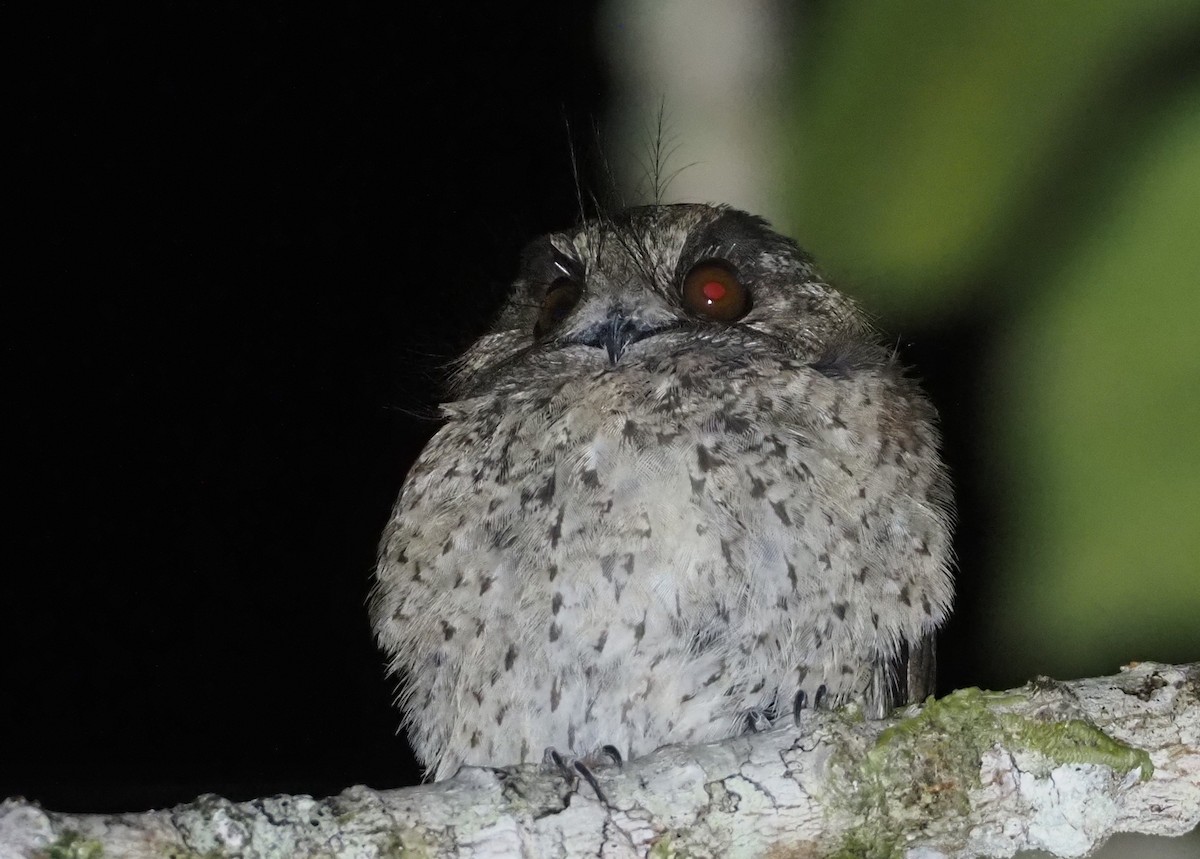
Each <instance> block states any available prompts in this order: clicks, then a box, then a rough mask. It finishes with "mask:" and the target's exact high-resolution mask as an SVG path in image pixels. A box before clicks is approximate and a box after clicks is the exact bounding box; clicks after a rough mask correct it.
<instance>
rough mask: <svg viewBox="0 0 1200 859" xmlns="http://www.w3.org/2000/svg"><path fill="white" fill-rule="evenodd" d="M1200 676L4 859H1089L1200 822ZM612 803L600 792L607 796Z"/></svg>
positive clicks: (834, 725)
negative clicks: (1127, 835) (1025, 853)
mask: <svg viewBox="0 0 1200 859" xmlns="http://www.w3.org/2000/svg"><path fill="white" fill-rule="evenodd" d="M1198 695H1200V663H1195V664H1191V665H1178V666H1170V665H1160V664H1155V663H1141V664H1137V665H1132V666H1127V667H1126V668H1125V669H1123V670H1122V672H1121V673H1120V674H1118V675H1116V676H1113V677H1101V678H1093V679H1088V680H1077V681H1072V682H1068V683H1060V682H1057V681H1053V680H1050V679H1048V678H1041V679H1039V680H1036V681H1034V682H1032V683H1030V684H1027V685H1026V686H1025V687H1023V688H1021V689H1016V690H1013V691H1011V692H1004V693H994V692H981V691H979V690H977V689H967V690H963V691H960V692H955V693H953V694H952V695H949V696H947V697H946V698H943V699H941V700H939V701H935V702H929V703H926V704H925V705H924V706H923V707H910V708H907V709H905V710H902V711H898V712H897V713H896V714H894V715H893V717H891V718H889V719H887V720H884V721H881V722H867V721H864V720H863V719H862V718H861V717H860V716H859V715H858V713H857V712H856V711H855V710H853V709H852V708H846V709H842V710H839V711H837V712H834V713H825V712H819V713H811V712H805V713H804V714H803V715H802V717H801V719H800V724H799V726H795V725H791V724H788V725H786V726H780V727H777V728H773V729H771V730H769V731H766V732H763V733H759V734H751V735H746V736H741V737H734V738H732V739H729V740H727V741H725V742H722V743H719V744H713V745H708V746H693V747H681V746H680V747H670V748H665V749H661V750H659V751H658V752H656V753H655V754H653V755H649V756H647V757H645V758H641V759H639V760H636V761H631V762H628V763H626V764H625V765H624V766H623V767H619V768H618V767H605V768H600V769H596V770H594V771H593V775H594V779H595V781H594V783H592V782H589V780H588V779H587V778H579V779H575V780H573V781H572V782H568V780H567V779H566V778H565V777H564V776H563V775H561V774H557V773H556V774H549V773H546V772H544V771H543V770H542V769H541V768H540V767H536V766H521V767H511V768H507V769H488V768H468V769H464V770H462V771H461V772H459V774H458V775H457V776H456V777H455V778H453V779H451V780H448V781H444V782H439V783H437V784H431V785H424V786H421V787H413V788H406V789H403V790H391V791H375V790H371V789H370V788H366V787H352V788H350V789H348V790H346V791H344V792H343V793H342V794H340V795H338V796H335V797H330V798H328V799H324V800H314V799H312V798H311V797H308V796H279V797H272V798H269V799H259V800H254V801H251V802H245V803H232V802H229V801H227V800H224V799H221V798H219V797H215V796H204V797H201V798H200V799H198V800H196V801H195V802H194V803H191V804H188V805H184V806H179V807H177V808H174V809H170V810H166V811H150V812H145V813H141V814H126V815H106V816H101V815H70V814H58V813H55V812H49V811H43V810H42V809H40V808H38V807H37V806H36V805H33V804H30V803H26V802H24V801H22V800H20V799H15V800H7V801H5V802H4V803H2V804H0V859H10V857H12V859H15V857H35V856H38V857H44V856H54V857H60V856H61V857H78V859H84V857H89V859H90V857H94V856H95V857H98V856H100V855H104V856H127V857H135V859H136V857H150V856H155V857H159V856H166V855H170V856H180V857H182V856H201V855H203V856H209V855H220V856H224V855H236V856H241V857H274V856H289V857H304V856H328V855H338V856H364V857H366V856H380V855H387V856H392V855H397V856H399V855H406V856H407V855H418V856H472V857H490V856H496V857H499V856H533V857H543V856H544V857H557V856H578V855H588V856H606V857H608V856H612V857H618V856H621V857H623V856H653V857H669V856H688V857H696V856H721V857H737V856H767V855H769V856H776V857H781V856H797V857H801V856H802V857H817V856H839V857H853V856H864V857H876V856H879V857H893V856H897V857H898V856H908V857H914V859H916V857H920V859H934V857H970V856H1011V855H1013V853H1015V852H1016V851H1018V850H1028V849H1042V850H1047V851H1050V852H1052V853H1054V854H1056V855H1058V856H1082V855H1084V854H1085V853H1087V852H1088V851H1090V850H1092V849H1094V848H1095V847H1096V846H1098V845H1099V844H1101V843H1102V842H1103V841H1104V840H1105V839H1107V838H1108V836H1109V835H1111V834H1113V833H1116V832H1144V833H1151V834H1158V835H1180V834H1183V833H1185V832H1187V831H1189V830H1191V829H1192V828H1193V827H1195V826H1196V825H1197V823H1198V822H1200V700H1198ZM597 788H598V791H597Z"/></svg>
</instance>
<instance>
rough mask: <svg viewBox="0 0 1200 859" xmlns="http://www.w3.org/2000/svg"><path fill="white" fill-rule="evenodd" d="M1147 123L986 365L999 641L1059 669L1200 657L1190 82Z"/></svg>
mask: <svg viewBox="0 0 1200 859" xmlns="http://www.w3.org/2000/svg"><path fill="white" fill-rule="evenodd" d="M1154 131H1155V133H1153V134H1151V135H1149V136H1148V138H1147V140H1146V146H1145V150H1144V152H1143V153H1142V154H1141V157H1140V158H1138V159H1136V160H1135V161H1134V162H1133V163H1131V164H1130V165H1129V169H1128V172H1127V175H1126V176H1125V177H1124V178H1123V179H1122V180H1121V182H1120V186H1119V188H1117V189H1115V194H1114V195H1113V198H1112V200H1111V206H1110V208H1109V209H1108V211H1107V212H1104V213H1101V214H1102V217H1101V218H1099V219H1098V220H1099V223H1098V224H1097V226H1096V228H1095V229H1094V231H1092V232H1091V233H1090V235H1089V236H1088V240H1087V241H1086V242H1083V243H1082V244H1081V245H1080V246H1079V247H1078V248H1077V249H1076V252H1075V253H1074V254H1073V255H1072V256H1071V257H1070V258H1068V259H1065V260H1064V261H1063V264H1062V267H1061V269H1060V270H1059V272H1058V274H1057V276H1056V277H1054V278H1053V279H1052V281H1051V282H1050V283H1048V284H1046V285H1045V287H1044V288H1043V289H1042V290H1040V291H1039V292H1038V293H1037V295H1036V297H1035V300H1033V301H1032V302H1031V303H1030V304H1029V305H1028V306H1027V308H1026V313H1025V314H1024V317H1023V319H1022V320H1021V322H1020V325H1019V326H1018V327H1016V328H1015V329H1014V330H1013V331H1012V334H1011V336H1010V337H1009V338H1008V339H1007V342H1005V343H1004V344H1003V346H1002V348H1001V350H1000V352H999V354H998V355H997V360H996V363H995V373H996V375H997V376H998V377H1000V378H1002V379H1003V380H1004V382H1003V394H1002V396H1003V397H1004V400H1003V401H1002V402H1001V404H1000V406H999V408H998V410H997V414H996V418H997V419H998V421H999V425H998V426H997V430H998V431H999V432H1000V433H1001V437H1002V438H1003V439H1005V440H1006V441H1005V443H1004V444H1003V445H1002V448H1003V455H1004V458H1005V468H1004V471H1006V472H1007V473H1008V474H1009V475H1010V478H1009V480H1010V483H1011V486H1012V489H1011V495H1012V503H1013V506H1014V509H1015V510H1016V511H1017V513H1018V516H1017V521H1016V524H1017V526H1018V533H1019V535H1020V539H1019V540H1017V541H1014V543H1013V544H1012V552H1011V554H1010V555H1009V556H1008V557H1006V558H1004V559H1002V560H1003V561H1004V562H1005V564H1004V569H1003V575H1002V576H1000V577H999V578H998V579H997V585H998V587H997V595H996V598H995V604H996V605H997V606H1003V607H1004V610H1003V611H1002V612H999V613H998V614H997V618H996V620H997V625H998V629H997V634H998V636H999V637H1000V638H1001V639H1002V640H1004V641H1006V642H1007V643H1008V644H1009V645H1010V646H1012V647H1015V648H1018V649H1022V650H1024V649H1027V648H1032V649H1034V650H1035V651H1037V652H1040V653H1041V654H1043V655H1044V657H1045V660H1046V662H1047V663H1048V664H1049V663H1053V664H1055V665H1058V666H1061V667H1058V668H1055V669H1054V670H1055V671H1057V672H1058V673H1059V674H1061V675H1062V676H1072V675H1074V674H1075V673H1079V672H1081V671H1084V670H1086V669H1087V668H1088V667H1090V666H1091V665H1093V664H1094V663H1095V662H1096V661H1097V660H1102V661H1103V662H1105V663H1106V664H1108V665H1114V664H1117V663H1118V662H1120V661H1126V660H1129V659H1135V658H1136V659H1150V658H1155V659H1164V660H1172V659H1179V660H1183V659H1195V658H1197V656H1198V655H1200V620H1198V618H1200V333H1198V330H1197V325H1198V323H1200V89H1196V90H1194V91H1192V92H1190V93H1186V95H1185V97H1184V98H1182V99H1180V102H1179V104H1178V105H1177V108H1176V109H1175V110H1174V111H1172V112H1170V113H1169V114H1168V115H1167V116H1166V117H1165V118H1164V120H1163V122H1162V123H1161V124H1160V126H1159V127H1158V128H1157V129H1155V130H1154ZM1045 670H1050V668H1049V667H1047V668H1046V669H1045Z"/></svg>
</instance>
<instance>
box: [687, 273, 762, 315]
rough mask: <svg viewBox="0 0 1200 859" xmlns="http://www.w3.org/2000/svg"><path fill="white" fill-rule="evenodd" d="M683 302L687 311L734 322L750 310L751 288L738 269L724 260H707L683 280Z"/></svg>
mask: <svg viewBox="0 0 1200 859" xmlns="http://www.w3.org/2000/svg"><path fill="white" fill-rule="evenodd" d="M681 293H682V297H683V304H684V306H685V307H687V309H688V310H690V311H692V312H693V313H697V314H699V315H701V316H705V317H708V318H709V319H713V320H716V321H717V322H735V321H737V320H738V319H741V318H742V317H743V316H745V315H746V314H747V313H748V312H749V311H750V290H749V289H747V288H746V285H745V284H743V283H742V282H741V280H740V279H738V274H737V269H735V268H734V267H733V265H731V264H730V263H728V262H726V261H725V260H722V259H716V258H713V259H705V260H701V261H700V262H698V263H696V264H695V265H694V266H692V268H691V270H690V271H689V272H688V273H687V277H685V278H684V279H683V288H682V290H681Z"/></svg>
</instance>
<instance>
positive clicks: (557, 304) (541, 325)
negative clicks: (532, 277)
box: [533, 277, 583, 339]
mask: <svg viewBox="0 0 1200 859" xmlns="http://www.w3.org/2000/svg"><path fill="white" fill-rule="evenodd" d="M581 295H583V289H582V288H581V287H580V286H579V282H578V281H576V280H572V279H571V278H569V277H560V278H559V279H558V280H556V281H554V282H553V283H552V284H550V286H549V288H548V289H547V290H546V296H545V298H543V299H542V309H541V312H539V313H538V318H537V322H536V323H535V324H534V326H533V336H534V337H535V338H538V339H540V338H542V337H544V336H546V335H547V334H549V333H550V332H551V331H553V330H554V329H555V328H557V327H558V326H559V324H560V323H561V322H562V321H563V320H564V319H566V318H567V316H568V315H569V314H570V312H571V311H572V310H574V309H575V305H576V304H578V303H579V298H580V296H581Z"/></svg>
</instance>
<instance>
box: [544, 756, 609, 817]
mask: <svg viewBox="0 0 1200 859" xmlns="http://www.w3.org/2000/svg"><path fill="white" fill-rule="evenodd" d="M614 764H615V765H616V766H618V767H620V766H623V765H624V761H623V760H622V759H621V752H620V750H618V749H617V747H616V746H610V745H604V746H601V747H600V748H598V749H596V750H595V751H594V752H591V753H590V754H587V755H584V756H583V757H582V758H576V757H574V756H573V755H564V754H562V753H561V752H559V751H558V749H555V748H554V747H553V746H551V747H550V748H547V749H546V751H545V753H544V754H543V756H542V768H543V769H544V770H546V771H547V772H555V773H558V774H559V775H561V776H562V777H563V778H564V779H565V780H566V782H567V784H569V785H570V786H571V788H572V789H574V787H575V785H576V784H578V782H579V779H580V778H582V779H583V780H584V781H586V782H587V783H588V784H589V785H590V786H591V788H592V790H593V791H595V793H596V798H597V799H598V800H600V802H602V803H603V804H604V805H608V797H606V796H605V795H604V791H602V790H601V789H600V783H599V782H598V781H597V780H596V776H595V774H594V773H593V772H592V768H600V767H605V766H612V765H614Z"/></svg>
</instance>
